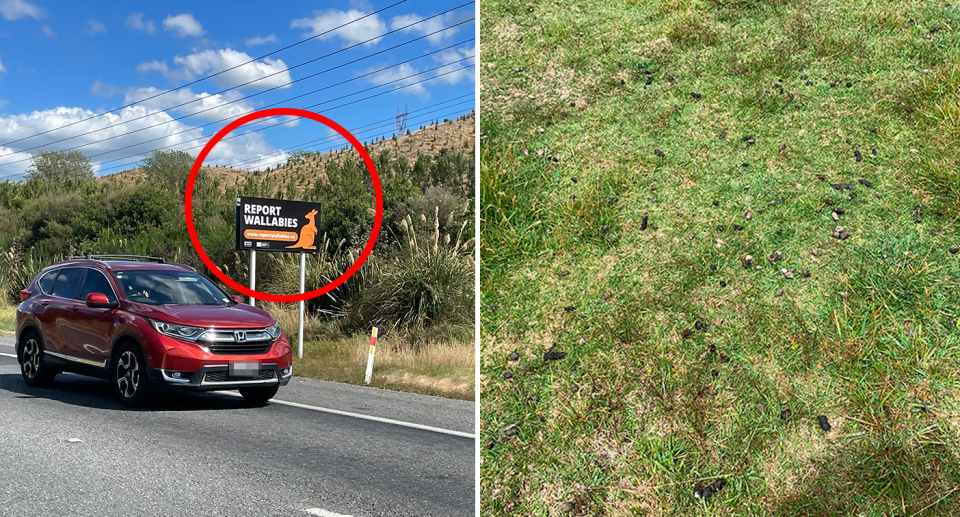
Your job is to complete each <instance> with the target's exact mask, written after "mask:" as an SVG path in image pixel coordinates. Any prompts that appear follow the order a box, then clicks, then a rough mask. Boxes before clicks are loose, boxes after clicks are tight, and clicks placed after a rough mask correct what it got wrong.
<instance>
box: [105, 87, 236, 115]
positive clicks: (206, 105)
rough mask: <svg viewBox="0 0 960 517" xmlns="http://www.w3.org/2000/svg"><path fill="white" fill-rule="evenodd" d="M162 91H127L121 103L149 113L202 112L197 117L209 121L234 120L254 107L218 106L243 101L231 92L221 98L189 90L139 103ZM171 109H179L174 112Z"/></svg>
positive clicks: (142, 89)
mask: <svg viewBox="0 0 960 517" xmlns="http://www.w3.org/2000/svg"><path fill="white" fill-rule="evenodd" d="M163 91H164V90H160V89H157V88H153V87H149V88H129V89H127V90H126V92H125V94H124V99H123V103H124V104H130V103H133V102H136V103H137V104H138V105H140V106H146V107H147V108H150V111H156V110H167V111H169V110H174V111H176V112H177V113H179V114H181V115H188V114H192V113H196V112H198V111H203V113H199V114H197V115H196V117H197V118H201V119H205V120H209V121H214V120H221V119H225V118H228V119H235V118H238V117H240V116H242V115H246V114H247V113H250V112H251V111H253V110H254V107H253V106H252V105H251V104H250V103H249V102H246V101H238V102H233V103H232V104H228V105H226V106H220V105H221V104H224V103H227V102H231V101H237V100H238V99H240V98H241V97H243V94H241V93H240V92H238V91H237V90H231V91H229V92H226V93H223V94H216V95H209V94H208V93H206V92H202V93H194V92H193V91H192V90H190V89H189V88H184V89H182V90H177V91H171V92H169V93H166V94H164V95H161V96H159V97H157V98H156V99H149V100H145V101H143V102H138V101H139V100H140V99H147V98H148V97H153V96H154V95H157V94H158V93H161V92H163ZM192 101H195V102H192ZM180 104H183V106H180ZM173 106H178V107H176V108H174V107H173ZM207 110H209V111H207Z"/></svg>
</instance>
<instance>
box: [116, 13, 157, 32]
mask: <svg viewBox="0 0 960 517" xmlns="http://www.w3.org/2000/svg"><path fill="white" fill-rule="evenodd" d="M123 24H124V25H126V26H127V27H128V28H130V29H133V30H136V31H143V32H146V33H149V34H153V33H154V32H156V30H157V26H156V25H155V24H154V23H153V22H152V21H150V20H147V21H143V13H133V14H131V15H130V16H127V19H126V21H124V22H123Z"/></svg>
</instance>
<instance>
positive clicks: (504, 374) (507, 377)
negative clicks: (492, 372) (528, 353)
mask: <svg viewBox="0 0 960 517" xmlns="http://www.w3.org/2000/svg"><path fill="white" fill-rule="evenodd" d="M503 378H504V379H511V378H513V374H512V373H510V372H503Z"/></svg>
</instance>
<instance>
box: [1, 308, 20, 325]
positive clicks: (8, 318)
mask: <svg viewBox="0 0 960 517" xmlns="http://www.w3.org/2000/svg"><path fill="white" fill-rule="evenodd" d="M16 317H17V308H16V307H14V306H7V305H3V304H2V303H0V332H13V331H14V330H16V328H17V322H16Z"/></svg>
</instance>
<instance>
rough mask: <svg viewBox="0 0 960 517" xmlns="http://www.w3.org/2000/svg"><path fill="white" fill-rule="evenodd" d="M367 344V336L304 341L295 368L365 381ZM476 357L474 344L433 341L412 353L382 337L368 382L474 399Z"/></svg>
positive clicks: (305, 373)
mask: <svg viewBox="0 0 960 517" xmlns="http://www.w3.org/2000/svg"><path fill="white" fill-rule="evenodd" d="M369 346H370V340H369V338H368V337H365V336H354V337H351V338H344V339H339V340H321V341H310V342H306V343H304V345H303V348H304V352H303V359H297V358H294V363H293V364H294V366H293V368H294V371H295V372H296V374H297V375H300V376H305V377H312V378H316V379H325V380H331V381H336V382H346V383H350V384H362V383H363V376H364V371H365V369H366V364H367V352H368V350H369ZM475 359H476V358H475V354H474V346H473V343H449V344H439V343H434V344H428V345H425V346H421V347H420V348H419V349H418V350H416V351H414V350H411V349H410V348H409V347H407V346H406V345H405V344H403V343H402V342H401V341H400V340H398V339H396V338H390V337H387V338H383V339H378V341H377V351H376V355H375V360H374V367H373V379H372V380H371V382H370V385H371V386H375V387H379V388H388V389H396V390H401V391H410V392H414V393H424V394H427V395H437V396H441V397H449V398H457V399H462V400H474V399H475V393H474V379H475V376H474V364H475Z"/></svg>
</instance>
